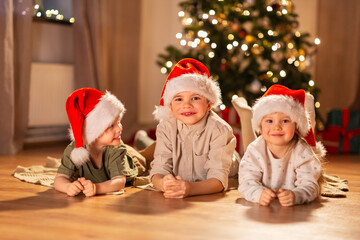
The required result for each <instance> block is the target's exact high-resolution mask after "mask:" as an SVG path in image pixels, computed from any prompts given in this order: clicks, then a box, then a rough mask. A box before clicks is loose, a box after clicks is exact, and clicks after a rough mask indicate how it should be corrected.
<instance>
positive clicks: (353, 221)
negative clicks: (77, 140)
mask: <svg viewBox="0 0 360 240" xmlns="http://www.w3.org/2000/svg"><path fill="white" fill-rule="evenodd" d="M62 150H63V146H57V147H50V146H48V147H44V148H35V149H33V148H32V149H27V150H24V151H23V152H21V153H19V154H17V155H14V156H0V184H1V185H0V186H1V187H0V239H182V240H183V239H285V238H286V239H360V156H354V155H353V156H332V157H330V158H329V159H328V160H329V164H328V165H327V170H326V172H327V173H328V174H337V175H339V176H340V177H341V178H345V179H348V180H349V187H350V192H348V194H347V197H346V198H322V199H321V200H320V201H319V202H313V203H311V204H307V205H301V206H295V207H289V208H286V207H281V206H280V205H279V204H278V203H276V202H275V203H273V204H272V205H271V206H270V207H261V206H259V205H257V204H253V203H249V202H247V201H245V200H244V199H242V198H241V197H240V195H239V193H238V192H237V190H231V191H228V192H225V193H220V194H214V195H207V196H197V197H190V198H186V199H180V200H170V199H164V198H163V196H162V195H161V193H159V192H152V191H147V190H140V189H136V188H127V189H126V192H125V194H123V195H105V196H96V197H92V198H85V197H83V196H78V197H67V196H66V195H65V194H62V193H59V192H56V191H55V190H53V189H50V188H48V187H44V186H40V185H34V184H30V183H25V182H21V181H20V180H18V179H16V178H14V177H13V176H12V175H11V174H12V171H13V170H14V169H15V168H16V166H17V165H22V166H30V165H34V164H43V163H44V162H45V159H46V156H48V155H50V156H53V157H59V158H60V157H61V154H62Z"/></svg>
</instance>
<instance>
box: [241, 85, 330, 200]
mask: <svg viewBox="0 0 360 240" xmlns="http://www.w3.org/2000/svg"><path fill="white" fill-rule="evenodd" d="M304 103H305V92H304V90H291V89H288V88H286V87H284V86H282V85H273V86H272V87H270V88H269V89H268V91H267V92H266V93H265V94H264V95H263V97H261V98H260V99H258V100H257V102H256V103H255V105H254V107H253V119H252V125H253V129H254V130H256V132H258V133H261V135H260V136H259V137H258V138H257V139H256V140H255V141H253V142H252V143H251V144H250V145H249V146H248V147H247V149H246V152H245V154H244V156H243V158H242V160H241V162H240V167H239V191H240V193H241V195H242V197H244V198H245V199H246V200H248V201H252V202H258V203H259V204H260V205H263V206H268V205H269V204H270V203H271V202H272V201H273V200H274V199H275V198H278V199H279V202H280V204H281V205H282V206H293V205H295V204H303V203H306V202H311V201H313V200H314V199H316V198H317V197H318V196H319V194H320V185H319V179H320V177H321V173H322V168H321V158H322V155H323V154H322V153H323V152H324V151H323V148H322V146H321V144H320V143H316V141H315V137H314V134H313V131H312V128H311V125H310V121H309V117H308V113H307V112H306V110H305V107H304Z"/></svg>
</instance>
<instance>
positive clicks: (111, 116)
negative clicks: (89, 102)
mask: <svg viewBox="0 0 360 240" xmlns="http://www.w3.org/2000/svg"><path fill="white" fill-rule="evenodd" d="M124 113H125V107H124V105H123V104H122V103H121V102H120V101H119V100H118V99H117V98H116V97H115V96H114V95H112V94H111V93H110V92H108V91H107V92H106V94H105V95H103V96H102V97H101V100H100V101H99V102H98V104H96V106H95V107H94V109H93V110H92V111H91V112H89V113H88V115H87V116H86V118H85V121H84V133H83V135H84V136H83V139H84V141H85V144H91V143H92V142H93V141H95V140H96V139H97V138H98V137H100V136H101V135H102V134H103V133H104V131H105V130H106V129H107V128H108V127H109V126H110V125H111V124H112V123H113V122H114V121H115V119H116V118H117V117H119V116H120V117H122V116H123V115H124Z"/></svg>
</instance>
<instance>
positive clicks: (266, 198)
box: [259, 189, 276, 206]
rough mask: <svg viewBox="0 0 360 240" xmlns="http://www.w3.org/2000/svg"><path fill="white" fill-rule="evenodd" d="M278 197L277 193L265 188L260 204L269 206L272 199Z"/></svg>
mask: <svg viewBox="0 0 360 240" xmlns="http://www.w3.org/2000/svg"><path fill="white" fill-rule="evenodd" d="M275 198H276V194H275V192H274V191H273V190H271V189H265V190H264V191H262V192H261V195H260V200H259V204H260V205H262V206H269V204H270V203H271V201H272V200H274V199H275Z"/></svg>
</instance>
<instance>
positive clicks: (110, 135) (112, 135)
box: [96, 117, 123, 146]
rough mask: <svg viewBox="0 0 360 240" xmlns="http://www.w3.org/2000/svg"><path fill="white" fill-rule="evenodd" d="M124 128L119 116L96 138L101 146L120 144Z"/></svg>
mask: <svg viewBox="0 0 360 240" xmlns="http://www.w3.org/2000/svg"><path fill="white" fill-rule="evenodd" d="M122 129H123V128H122V125H121V123H120V117H119V118H117V119H116V120H115V121H114V122H113V123H112V124H111V125H110V126H109V127H108V128H107V129H106V130H105V131H104V133H103V134H102V135H101V136H100V137H99V138H98V139H96V143H97V144H98V145H100V146H117V145H120V140H121V132H122Z"/></svg>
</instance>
